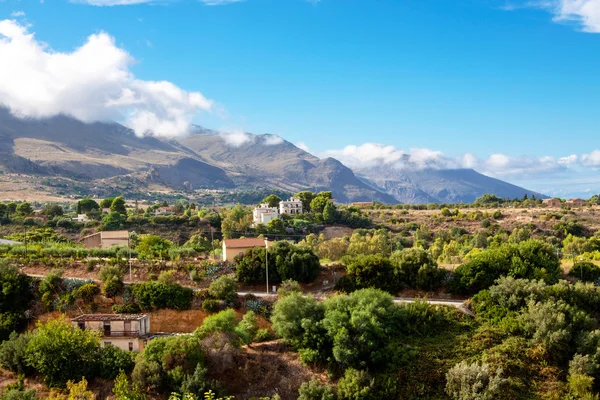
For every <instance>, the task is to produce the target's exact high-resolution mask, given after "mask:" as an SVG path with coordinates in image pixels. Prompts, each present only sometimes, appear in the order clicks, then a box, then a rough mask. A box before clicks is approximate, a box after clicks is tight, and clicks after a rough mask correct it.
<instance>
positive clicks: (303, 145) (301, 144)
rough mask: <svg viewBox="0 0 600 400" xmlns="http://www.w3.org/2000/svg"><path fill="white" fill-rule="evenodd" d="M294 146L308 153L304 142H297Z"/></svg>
mask: <svg viewBox="0 0 600 400" xmlns="http://www.w3.org/2000/svg"><path fill="white" fill-rule="evenodd" d="M295 146H296V147H297V148H299V149H300V150H304V151H305V152H307V153H310V148H309V147H308V146H307V145H306V143H304V142H298V143H296V144H295Z"/></svg>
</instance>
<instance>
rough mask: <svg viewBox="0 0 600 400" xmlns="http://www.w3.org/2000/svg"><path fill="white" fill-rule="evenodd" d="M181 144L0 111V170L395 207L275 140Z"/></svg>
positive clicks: (210, 135) (337, 167)
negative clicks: (308, 193)
mask: <svg viewBox="0 0 600 400" xmlns="http://www.w3.org/2000/svg"><path fill="white" fill-rule="evenodd" d="M196 130H197V132H196V133H193V134H191V135H189V136H187V137H185V138H180V139H177V140H162V139H158V138H154V137H143V138H140V137H137V136H135V134H134V133H133V131H131V130H130V129H128V128H126V127H124V126H122V125H119V124H116V123H92V124H86V123H82V122H80V121H77V120H75V119H73V118H69V117H66V116H58V117H54V118H49V119H41V120H34V119H18V118H15V117H14V116H13V115H12V114H10V113H9V112H8V111H7V110H6V109H2V108H0V169H1V170H3V171H6V172H11V173H17V174H19V173H21V174H29V175H37V176H48V177H63V178H69V179H72V180H74V181H76V182H85V183H86V184H87V185H88V186H89V187H98V186H100V187H102V186H107V185H108V186H110V185H114V184H116V182H123V180H125V181H126V185H125V186H126V187H127V188H130V189H137V190H138V191H139V190H146V189H147V187H148V185H152V187H153V188H155V189H156V190H169V189H170V190H186V191H188V192H191V191H193V190H196V189H206V188H208V189H233V188H236V187H238V188H245V189H251V188H257V187H260V188H263V189H268V188H277V189H281V190H285V191H289V192H294V191H300V190H331V191H332V192H333V194H334V197H335V198H336V199H337V200H339V201H341V202H349V201H370V200H377V201H382V202H386V203H395V202H396V200H395V199H394V198H393V197H392V196H390V195H388V194H384V193H382V192H380V191H378V190H377V189H374V188H372V187H370V186H369V185H367V184H365V183H364V182H362V181H361V180H359V179H358V178H357V177H356V176H355V175H354V173H353V172H352V171H351V170H350V169H349V168H347V167H345V166H344V165H343V164H341V163H340V162H339V161H337V160H334V159H325V160H321V159H319V158H317V157H314V156H313V155H311V154H309V153H307V152H305V151H303V150H301V149H299V148H297V147H296V146H294V145H293V144H291V143H289V142H286V141H284V140H282V139H280V138H278V137H276V136H271V135H262V136H255V135H250V134H242V135H243V136H242V138H243V139H244V140H245V142H244V143H242V144H241V145H239V144H238V145H237V146H236V145H235V144H237V143H233V144H232V143H230V142H229V141H228V140H226V139H227V136H226V135H225V134H218V133H217V132H214V131H210V130H206V129H203V128H198V129H196Z"/></svg>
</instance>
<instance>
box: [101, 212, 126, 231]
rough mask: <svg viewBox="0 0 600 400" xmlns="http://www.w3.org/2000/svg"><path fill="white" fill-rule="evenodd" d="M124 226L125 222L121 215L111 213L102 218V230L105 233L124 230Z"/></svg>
mask: <svg viewBox="0 0 600 400" xmlns="http://www.w3.org/2000/svg"><path fill="white" fill-rule="evenodd" d="M124 224H125V220H124V219H123V216H122V215H121V214H119V213H116V212H111V213H109V214H106V215H105V216H104V217H103V218H102V226H101V228H102V230H103V231H116V230H119V229H122V228H123V225H124Z"/></svg>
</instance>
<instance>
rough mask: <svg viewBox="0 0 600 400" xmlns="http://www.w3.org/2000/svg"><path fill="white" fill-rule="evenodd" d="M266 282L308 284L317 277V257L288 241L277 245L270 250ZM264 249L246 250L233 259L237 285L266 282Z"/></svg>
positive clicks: (308, 249) (318, 267) (306, 248)
mask: <svg viewBox="0 0 600 400" xmlns="http://www.w3.org/2000/svg"><path fill="white" fill-rule="evenodd" d="M268 258H269V261H268V262H269V282H271V283H279V282H281V281H282V280H287V279H293V280H295V281H298V282H303V283H309V282H312V281H313V280H315V279H316V278H317V276H319V272H320V270H321V264H320V263H319V257H318V256H317V255H316V254H315V253H314V252H313V251H312V250H311V249H310V248H308V247H302V246H297V245H293V244H291V243H289V242H287V241H281V242H276V243H275V244H274V245H272V246H270V247H269V254H268ZM265 261H266V260H265V249H263V248H260V247H255V248H252V249H248V250H247V251H246V253H244V254H243V255H242V256H238V257H236V258H235V261H234V263H235V265H236V274H237V278H238V280H239V281H240V282H244V283H264V282H265V280H266V263H265Z"/></svg>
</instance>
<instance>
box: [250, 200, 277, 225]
mask: <svg viewBox="0 0 600 400" xmlns="http://www.w3.org/2000/svg"><path fill="white" fill-rule="evenodd" d="M252 216H253V218H254V225H255V226H256V225H258V224H265V225H267V224H268V223H269V222H271V221H273V220H274V219H277V218H279V210H277V207H269V205H268V204H267V203H263V204H261V205H259V206H258V207H256V208H255V209H254V212H253V213H252Z"/></svg>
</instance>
